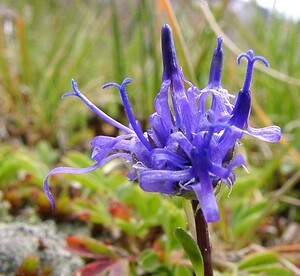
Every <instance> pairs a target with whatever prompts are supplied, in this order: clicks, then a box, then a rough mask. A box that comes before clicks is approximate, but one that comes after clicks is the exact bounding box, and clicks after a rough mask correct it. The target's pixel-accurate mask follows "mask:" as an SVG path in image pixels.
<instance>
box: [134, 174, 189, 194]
mask: <svg viewBox="0 0 300 276" xmlns="http://www.w3.org/2000/svg"><path fill="white" fill-rule="evenodd" d="M192 178H193V170H192V169H186V170H180V171H171V170H144V171H142V172H140V179H139V180H140V181H139V182H140V187H141V188H142V189H143V190H144V191H146V192H158V193H163V194H175V193H176V190H175V188H174V183H179V182H186V181H189V180H190V179H192Z"/></svg>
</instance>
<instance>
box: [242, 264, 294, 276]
mask: <svg viewBox="0 0 300 276" xmlns="http://www.w3.org/2000/svg"><path fill="white" fill-rule="evenodd" d="M245 270H246V271H247V272H249V273H255V274H256V273H259V275H260V274H261V273H263V275H268V276H277V275H280V276H293V275H294V273H292V272H291V271H289V270H288V269H287V268H285V267H282V266H280V265H279V264H267V265H258V266H253V267H249V268H247V269H245Z"/></svg>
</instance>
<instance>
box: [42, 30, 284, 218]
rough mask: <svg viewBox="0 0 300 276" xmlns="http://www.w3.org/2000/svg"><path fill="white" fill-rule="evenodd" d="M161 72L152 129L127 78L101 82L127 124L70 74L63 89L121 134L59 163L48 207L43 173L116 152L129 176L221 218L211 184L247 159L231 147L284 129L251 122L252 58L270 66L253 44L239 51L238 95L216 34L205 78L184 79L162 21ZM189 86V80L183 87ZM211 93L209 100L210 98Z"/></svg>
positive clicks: (230, 177)
mask: <svg viewBox="0 0 300 276" xmlns="http://www.w3.org/2000/svg"><path fill="white" fill-rule="evenodd" d="M161 38H162V57H163V75H162V85H161V88H160V91H159V93H158V95H157V96H156V98H155V101H154V107H155V112H154V113H153V114H152V115H151V116H150V117H149V124H150V126H151V128H150V129H148V130H146V131H145V132H143V130H142V129H141V127H140V125H139V123H138V121H137V120H136V119H135V117H134V114H133V112H132V109H131V106H130V103H129V100H128V96H127V93H126V86H127V84H129V83H130V82H131V79H129V78H126V79H125V80H124V81H123V82H122V84H121V85H119V84H117V83H108V84H106V85H104V86H103V88H108V87H111V86H113V87H116V88H117V89H118V90H119V92H120V96H121V99H122V102H123V105H124V109H125V113H126V115H127V118H128V121H129V126H128V127H127V126H124V125H122V124H121V123H119V122H117V121H116V120H114V119H112V118H111V117H109V116H108V115H107V114H105V113H104V112H102V111H101V110H100V109H98V108H97V107H96V106H95V105H93V104H92V103H91V102H90V101H89V100H88V99H87V98H86V97H85V96H84V95H83V94H82V93H81V92H80V91H79V89H78V87H77V84H76V83H75V82H74V81H72V87H73V92H70V93H67V94H65V95H64V96H63V97H67V96H76V97H78V98H80V99H81V100H82V101H83V102H84V103H86V105H87V106H88V107H89V108H90V109H91V110H92V111H94V112H95V113H96V114H97V115H99V116H100V117H101V118H102V119H104V120H105V121H107V122H108V123H110V124H111V125H113V126H115V127H116V128H118V129H119V130H120V133H121V134H120V135H119V136H118V137H109V136H97V137H95V138H94V139H93V141H92V143H91V144H92V146H93V148H94V149H93V153H92V159H93V160H94V161H95V164H94V165H92V166H90V167H87V168H68V167H59V168H55V169H53V170H52V171H51V172H50V173H49V174H48V175H47V177H46V179H45V182H44V190H45V192H46V195H47V197H48V198H49V200H50V202H51V204H52V207H54V200H53V197H52V195H51V193H50V191H49V188H48V179H49V177H50V176H51V175H53V174H56V173H72V174H82V173H86V172H89V171H92V170H95V169H97V168H98V167H100V166H101V165H103V164H105V163H106V162H108V161H110V160H111V159H113V158H116V157H123V158H124V159H125V160H126V161H127V162H129V163H130V164H131V167H132V170H131V171H130V172H129V174H128V177H129V179H130V180H135V179H137V180H138V182H139V185H140V187H141V188H142V189H143V190H145V191H147V192H158V193H163V194H169V195H177V196H183V197H186V198H189V199H198V200H199V202H200V206H201V208H202V211H203V214H204V216H205V219H206V221H207V222H214V221H216V220H218V219H219V211H218V206H217V203H216V199H215V196H214V189H215V187H216V186H217V184H218V183H219V182H220V181H222V182H224V183H225V184H226V185H228V186H229V187H230V188H231V186H232V185H233V183H234V182H235V173H234V170H233V169H234V168H235V167H237V166H245V165H246V161H245V157H244V156H243V155H235V154H234V149H235V147H236V146H237V142H238V140H239V139H241V138H242V136H243V134H248V135H251V136H253V137H256V138H258V139H261V140H264V141H267V142H277V141H279V139H280V136H281V130H280V128H279V127H278V126H269V127H265V128H258V129H255V128H252V127H250V125H249V124H248V119H249V115H250V110H251V93H250V90H249V88H250V83H251V78H252V72H253V66H254V62H255V61H261V62H263V63H264V64H265V65H267V66H268V62H267V60H266V59H265V58H263V57H260V56H254V54H253V51H252V50H249V51H248V52H247V53H244V54H241V55H240V56H239V57H238V59H237V61H238V63H239V62H240V60H241V59H242V58H246V59H247V61H248V67H247V72H246V78H245V83H244V86H243V88H242V90H241V91H240V92H239V93H238V95H237V96H236V97H234V96H233V95H231V94H229V93H228V91H227V90H226V89H224V88H223V87H222V85H221V76H222V64H223V50H222V38H221V37H219V38H218V41H217V47H216V49H215V51H214V53H213V57H212V62H211V68H210V76H209V81H208V84H207V85H206V87H205V88H204V89H202V90H201V89H199V88H197V87H196V86H194V85H193V84H192V83H190V82H189V81H187V80H186V79H185V77H184V75H183V73H182V71H181V69H180V67H179V66H178V64H177V58H176V51H175V47H174V41H173V37H172V30H171V28H170V27H169V26H168V25H164V26H163V28H162V33H161ZM186 87H187V88H186ZM209 96H211V103H210V104H209V100H208V98H210V97H209Z"/></svg>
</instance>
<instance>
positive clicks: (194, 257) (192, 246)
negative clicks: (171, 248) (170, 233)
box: [175, 227, 204, 276]
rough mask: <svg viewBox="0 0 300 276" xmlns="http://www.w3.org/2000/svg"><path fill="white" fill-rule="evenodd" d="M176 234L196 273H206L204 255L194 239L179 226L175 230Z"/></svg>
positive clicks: (198, 275)
mask: <svg viewBox="0 0 300 276" xmlns="http://www.w3.org/2000/svg"><path fill="white" fill-rule="evenodd" d="M175 236H176V238H177V240H178V241H179V242H180V243H181V245H182V247H183V249H184V251H185V253H186V254H187V255H188V257H189V259H190V261H191V263H192V265H193V268H194V270H195V273H196V275H197V276H202V275H204V264H203V259H202V255H201V253H200V250H199V248H198V245H197V244H196V242H195V241H194V239H193V238H192V237H191V236H190V235H189V234H188V233H187V232H186V231H184V230H183V229H182V228H180V227H178V228H177V229H176V230H175Z"/></svg>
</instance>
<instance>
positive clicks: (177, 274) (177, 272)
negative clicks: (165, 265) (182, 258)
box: [174, 265, 193, 276]
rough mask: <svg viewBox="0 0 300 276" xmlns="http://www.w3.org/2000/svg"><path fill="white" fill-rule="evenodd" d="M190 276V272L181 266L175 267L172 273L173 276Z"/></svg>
mask: <svg viewBox="0 0 300 276" xmlns="http://www.w3.org/2000/svg"><path fill="white" fill-rule="evenodd" d="M182 275H185V276H192V275H193V273H192V272H191V270H190V269H189V268H188V267H186V266H183V265H177V266H176V268H175V271H174V276H182Z"/></svg>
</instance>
